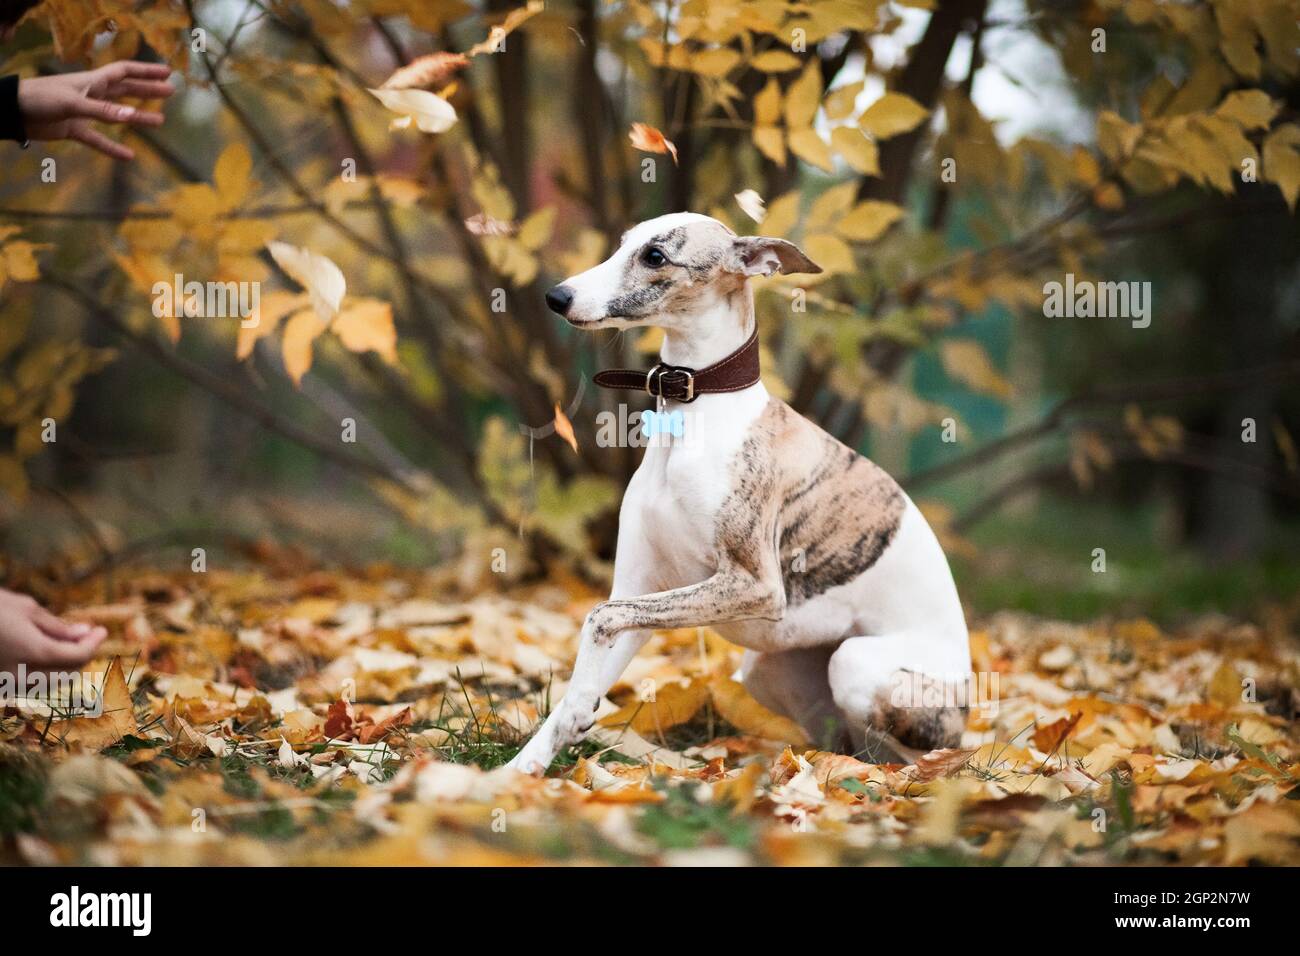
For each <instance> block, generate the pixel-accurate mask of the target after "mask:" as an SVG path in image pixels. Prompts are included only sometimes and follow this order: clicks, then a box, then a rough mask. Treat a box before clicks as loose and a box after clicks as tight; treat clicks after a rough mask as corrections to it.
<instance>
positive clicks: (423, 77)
mask: <svg viewBox="0 0 1300 956" xmlns="http://www.w3.org/2000/svg"><path fill="white" fill-rule="evenodd" d="M468 65H469V57H467V56H465V54H463V53H447V52H445V51H439V52H437V53H426V54H425V55H424V56H421V57H416V58H415V59H414V60H412V61H411V62H410V63H408V64H406V66H403V67H401V68H399V69H397V70H395V71H394V72H393V75H392V76H390V77H389V78H388V79H386V80H384V82H383V84H382V85H381V86H380V89H383V90H410V89H424V90H427V89H431V88H432V87H435V86H440V85H441V84H443V83H446V82H447V81H448V80H449V79H451V78H452V77H453V76H455V75H456V73H457V72H459V71H460V70H461V69H463V68H464V67H466V66H468ZM444 99H445V97H444Z"/></svg>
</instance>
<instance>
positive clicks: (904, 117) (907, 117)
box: [858, 93, 930, 139]
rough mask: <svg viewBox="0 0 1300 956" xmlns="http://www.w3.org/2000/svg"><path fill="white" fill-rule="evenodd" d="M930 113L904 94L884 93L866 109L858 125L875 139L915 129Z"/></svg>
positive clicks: (886, 137)
mask: <svg viewBox="0 0 1300 956" xmlns="http://www.w3.org/2000/svg"><path fill="white" fill-rule="evenodd" d="M929 115H930V111H929V110H927V109H926V108H925V107H924V106H922V105H921V104H920V103H918V102H917V101H916V100H914V99H912V98H911V97H910V96H908V95H907V94H906V93H886V94H885V95H884V96H882V97H881V98H880V99H878V100H876V102H874V103H872V104H871V105H870V106H868V107H867V109H866V112H864V113H863V114H862V119H861V120H859V121H858V125H859V126H861V127H862V130H863V132H865V133H868V134H870V135H871V136H872V137H873V138H875V139H889V138H890V137H891V136H897V135H898V134H899V133H906V132H909V131H910V130H913V129H916V127H917V126H919V125H920V124H921V122H922V121H923V120H924V119H925V118H926V117H927V116H929Z"/></svg>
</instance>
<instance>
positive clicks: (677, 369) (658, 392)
mask: <svg viewBox="0 0 1300 956" xmlns="http://www.w3.org/2000/svg"><path fill="white" fill-rule="evenodd" d="M665 376H671V377H670V378H668V379H667V380H665ZM678 376H680V378H679V377H678ZM678 384H681V385H683V386H684V387H685V394H684V395H679V394H673V395H670V394H668V391H667V390H668V389H669V388H673V387H674V386H675V385H678ZM645 390H646V394H647V395H650V396H652V397H654V398H668V399H672V400H673V401H677V402H685V403H687V404H689V403H690V402H693V401H695V399H696V395H695V369H693V368H687V367H686V366H684V365H667V364H665V363H663V362H660V363H659V364H658V365H656V366H655V367H654V368H652V369H650V371H648V372H646V373H645Z"/></svg>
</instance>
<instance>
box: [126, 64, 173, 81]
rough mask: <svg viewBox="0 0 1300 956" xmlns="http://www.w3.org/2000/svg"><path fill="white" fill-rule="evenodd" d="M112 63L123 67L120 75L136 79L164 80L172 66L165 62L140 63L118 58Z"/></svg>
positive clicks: (169, 74) (170, 73)
mask: <svg viewBox="0 0 1300 956" xmlns="http://www.w3.org/2000/svg"><path fill="white" fill-rule="evenodd" d="M113 65H114V66H120V67H122V68H123V70H124V72H123V73H122V77H131V78H132V79H137V80H165V79H167V77H169V76H171V75H172V68H171V67H170V66H168V65H167V64H166V63H141V62H140V61H139V60H120V61H118V62H117V63H114V64H113ZM122 77H114V79H120V78H122Z"/></svg>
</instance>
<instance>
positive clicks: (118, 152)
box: [68, 127, 135, 159]
mask: <svg viewBox="0 0 1300 956" xmlns="http://www.w3.org/2000/svg"><path fill="white" fill-rule="evenodd" d="M68 135H69V137H70V138H71V139H75V140H77V142H79V143H85V144H86V145H87V146H89V147H90V148H91V149H97V150H99V151H100V152H101V153H103V154H105V155H106V156H112V157H113V158H114V159H135V151H134V150H132V149H131V148H130V147H129V146H123V145H122V144H121V143H119V142H117V141H115V140H111V139H109V138H108V137H107V136H105V135H104V134H103V133H101V132H99V131H98V130H94V129H89V128H86V127H77V128H76V129H74V130H73V131H72V132H71V133H69V134H68Z"/></svg>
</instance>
